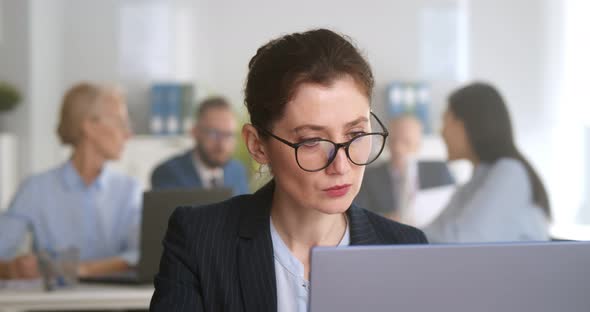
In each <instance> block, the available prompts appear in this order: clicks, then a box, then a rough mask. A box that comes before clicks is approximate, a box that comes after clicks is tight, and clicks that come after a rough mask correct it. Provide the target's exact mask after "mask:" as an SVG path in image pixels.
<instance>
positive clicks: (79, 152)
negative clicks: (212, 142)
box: [0, 83, 141, 279]
mask: <svg viewBox="0 0 590 312" xmlns="http://www.w3.org/2000/svg"><path fill="white" fill-rule="evenodd" d="M57 134H58V135H59V138H60V139H61V141H62V143H64V144H67V145H70V146H71V147H72V155H71V157H70V158H69V159H68V160H67V161H65V162H64V163H63V164H61V165H59V166H57V167H56V168H53V169H50V170H48V171H46V172H43V173H39V174H36V175H34V176H32V177H30V178H28V179H26V180H25V181H24V182H23V183H22V184H21V186H20V188H19V190H18V191H17V193H16V195H15V197H14V198H13V200H12V202H11V204H10V206H9V207H8V209H7V211H6V212H5V213H4V214H2V215H0V279H2V278H19V279H20V278H34V277H38V276H39V275H40V273H41V272H39V268H38V267H37V263H38V261H37V258H38V256H39V255H41V253H42V254H49V255H51V254H56V255H58V254H61V253H62V252H64V253H65V252H66V250H70V252H69V253H70V255H72V256H71V257H73V258H76V256H75V254H76V251H77V253H78V257H79V260H80V262H79V265H78V268H77V273H78V275H79V276H81V277H86V276H92V275H101V274H105V273H112V272H117V271H122V270H126V269H128V268H129V267H130V266H133V265H135V264H136V262H137V260H138V257H139V255H138V250H137V249H138V246H137V245H138V234H139V233H138V232H139V229H138V226H139V216H140V213H141V186H140V185H139V183H138V182H137V181H135V180H134V179H132V178H131V177H128V176H125V175H122V174H119V173H117V172H115V171H113V170H112V169H110V168H109V167H108V166H107V162H108V161H110V160H116V159H118V158H119V157H120V156H121V154H122V152H123V148H124V146H125V143H126V141H127V139H128V138H129V136H130V134H131V133H130V129H129V118H128V113H127V104H126V102H125V98H124V96H123V94H122V93H121V91H120V90H118V89H117V88H113V87H107V86H101V85H97V84H92V83H80V84H77V85H75V86H73V87H72V88H71V89H70V90H68V91H67V92H66V94H65V96H64V99H63V103H62V107H61V114H60V121H59V126H58V129H57ZM27 233H30V234H32V235H31V236H32V238H33V248H32V249H33V250H32V251H31V253H27V254H25V255H21V256H18V251H19V248H20V247H21V245H23V242H24V241H25V238H26V234H27Z"/></svg>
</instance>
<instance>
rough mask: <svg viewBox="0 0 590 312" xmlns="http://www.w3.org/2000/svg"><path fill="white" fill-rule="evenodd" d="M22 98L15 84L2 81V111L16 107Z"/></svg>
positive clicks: (0, 83)
mask: <svg viewBox="0 0 590 312" xmlns="http://www.w3.org/2000/svg"><path fill="white" fill-rule="evenodd" d="M20 99H21V95H20V92H18V90H17V89H16V88H15V87H14V86H12V85H11V84H8V83H7V82H3V81H0V113H2V112H5V111H9V110H11V109H14V108H15V107H16V105H18V103H19V102H20Z"/></svg>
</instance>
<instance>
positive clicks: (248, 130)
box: [242, 124, 269, 165]
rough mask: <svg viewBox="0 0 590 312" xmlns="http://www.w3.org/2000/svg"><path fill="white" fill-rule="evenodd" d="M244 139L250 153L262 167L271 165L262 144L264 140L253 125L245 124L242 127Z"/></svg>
mask: <svg viewBox="0 0 590 312" xmlns="http://www.w3.org/2000/svg"><path fill="white" fill-rule="evenodd" d="M242 138H243V139H244V142H245V143H246V148H247V149H248V152H249V153H250V155H251V156H252V158H254V160H256V162H258V163H259V164H261V165H265V164H268V163H269V159H268V154H267V153H266V149H265V147H264V144H263V142H262V139H261V138H260V137H259V136H258V131H257V130H256V128H255V127H254V126H252V125H251V124H245V125H244V126H243V127H242Z"/></svg>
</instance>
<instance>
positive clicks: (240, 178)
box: [151, 150, 250, 195]
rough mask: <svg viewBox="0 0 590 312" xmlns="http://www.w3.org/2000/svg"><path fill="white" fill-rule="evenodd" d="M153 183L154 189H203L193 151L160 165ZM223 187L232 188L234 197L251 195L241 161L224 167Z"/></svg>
mask: <svg viewBox="0 0 590 312" xmlns="http://www.w3.org/2000/svg"><path fill="white" fill-rule="evenodd" d="M151 182H152V189H170V188H199V187H203V182H202V181H201V177H200V176H199V174H198V173H197V170H196V168H195V165H194V163H193V150H190V151H187V152H186V153H184V154H182V155H178V156H175V157H172V158H170V159H168V160H166V161H165V162H163V163H162V164H160V165H158V167H156V169H155V170H154V172H152V178H151ZM223 186H225V187H228V188H231V189H232V190H233V194H234V195H241V194H247V193H250V192H249V190H248V178H247V175H246V169H245V168H244V166H243V165H242V164H241V163H240V162H239V161H237V160H233V159H232V160H230V161H229V162H228V163H227V164H226V165H225V166H224V167H223Z"/></svg>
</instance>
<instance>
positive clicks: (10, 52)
mask: <svg viewBox="0 0 590 312" xmlns="http://www.w3.org/2000/svg"><path fill="white" fill-rule="evenodd" d="M2 1H3V2H2V13H3V15H2V18H1V20H2V40H1V41H0V55H2V57H0V78H5V79H8V78H9V79H10V81H11V82H13V83H15V84H16V85H17V86H19V87H20V88H21V89H22V90H23V91H24V93H25V99H24V102H23V104H24V105H21V106H20V107H19V108H18V109H17V110H16V111H14V112H11V113H9V114H7V115H5V116H0V121H1V122H2V123H1V125H0V127H1V128H2V129H4V130H9V131H11V132H13V133H16V134H17V135H18V137H19V145H20V148H19V161H20V166H19V168H20V169H19V173H20V176H21V177H22V176H24V175H26V174H29V173H31V172H34V171H37V170H38V169H42V168H45V167H47V166H49V165H51V164H52V163H55V161H56V160H55V157H54V153H52V152H44V151H50V150H51V147H52V146H53V145H54V144H55V143H56V138H55V135H54V129H55V123H56V118H57V116H56V114H55V112H56V110H57V107H58V105H59V96H60V95H61V93H62V92H63V91H64V90H65V88H66V87H67V86H69V85H71V84H72V83H74V82H76V81H79V80H96V81H108V82H115V83H123V84H125V85H128V86H130V87H131V89H130V90H129V93H130V95H131V96H132V101H131V102H132V103H130V104H131V107H130V110H131V113H132V115H133V116H134V117H135V118H138V119H139V121H140V122H143V121H144V120H145V118H147V109H146V108H145V106H144V105H145V104H146V100H147V99H146V98H145V92H146V91H147V85H148V82H149V81H150V79H157V78H158V77H147V78H146V77H144V78H143V80H142V79H137V80H133V79H131V80H129V79H127V77H126V76H125V73H124V72H122V69H121V66H120V65H121V64H120V56H121V51H120V46H121V42H120V40H121V39H120V38H121V37H120V35H121V30H120V26H121V25H120V20H119V18H120V15H119V14H120V8H121V6H123V5H125V4H128V5H129V4H131V5H141V4H145V5H150V4H154V3H157V4H160V5H170V6H171V7H172V8H173V9H172V12H173V13H171V14H174V15H175V16H176V15H180V16H184V17H181V18H179V19H177V20H178V22H176V23H175V24H174V25H173V26H171V29H174V32H175V33H174V34H173V37H174V39H173V40H172V43H170V46H168V47H164V48H165V49H166V48H167V49H168V50H169V51H171V53H172V55H174V56H175V57H174V62H171V65H170V66H171V69H170V71H169V73H170V75H169V76H173V77H174V76H176V77H178V78H182V79H187V80H191V79H192V80H194V81H196V82H197V83H198V86H199V92H200V93H201V94H200V95H201V96H202V95H204V94H206V93H221V94H225V95H227V96H229V98H230V99H231V100H232V101H233V102H234V104H235V105H236V106H241V105H242V101H243V99H242V89H243V84H244V77H245V75H246V71H247V62H248V60H249V59H250V58H251V57H252V56H253V55H254V53H255V51H256V49H257V48H258V47H259V46H260V45H261V44H263V43H265V42H267V41H268V40H269V39H271V38H274V37H276V36H278V35H280V34H284V33H288V32H293V31H302V30H306V29H309V28H313V27H330V28H332V29H335V30H337V31H340V32H343V33H346V34H348V35H350V36H351V37H352V38H353V39H355V41H356V42H357V43H358V45H359V46H360V47H361V48H362V49H363V50H365V51H366V53H367V56H368V59H369V61H370V62H371V64H372V66H373V69H374V72H375V77H376V82H377V85H376V90H375V104H376V105H377V106H378V107H377V111H382V107H379V105H382V103H383V96H384V87H385V85H386V84H387V83H388V82H389V81H391V80H395V79H421V78H422V77H421V72H422V71H421V68H420V59H419V56H420V38H419V36H420V23H419V17H420V12H421V11H422V10H423V9H425V8H429V7H448V6H462V5H466V7H467V12H468V18H467V21H466V26H467V30H468V33H467V41H466V43H467V54H466V58H465V59H466V60H467V63H466V64H465V68H463V69H462V71H463V72H464V74H465V75H464V77H466V78H471V79H484V80H489V81H491V82H493V83H495V84H497V85H498V87H499V88H500V90H501V91H502V92H503V93H504V95H505V97H506V99H507V101H508V103H509V105H510V110H511V113H512V116H513V121H514V124H515V130H516V134H517V139H518V142H519V145H520V146H521V147H522V149H523V151H524V153H525V154H526V156H527V157H529V159H530V160H531V161H532V163H533V164H534V165H535V166H536V167H537V168H538V169H539V172H540V174H541V176H542V177H543V179H544V180H545V182H546V184H547V186H548V189H549V192H550V195H551V198H552V202H553V204H554V206H555V207H559V208H558V212H557V214H558V215H561V216H560V217H559V218H562V219H564V220H566V219H571V218H572V214H573V212H572V211H575V209H576V208H577V206H576V205H579V201H580V200H581V199H580V198H581V196H582V195H581V194H582V190H581V189H577V187H576V186H574V187H566V186H564V185H565V184H564V183H561V181H562V179H560V177H561V176H562V175H563V170H561V168H562V166H563V163H561V161H562V159H563V157H561V158H560V157H559V154H561V153H562V150H563V149H566V148H567V147H564V146H563V145H564V144H566V143H565V142H564V140H563V137H564V136H574V139H573V141H572V142H577V141H576V140H575V136H576V135H577V134H576V133H577V132H575V131H574V132H570V131H569V130H568V129H565V128H563V126H559V125H558V124H559V123H560V121H558V120H562V121H563V120H564V119H563V118H561V117H558V116H561V115H562V112H563V110H560V109H559V107H560V103H559V101H558V98H559V96H560V95H559V94H558V93H559V92H557V91H556V90H557V89H558V88H556V87H555V85H556V84H558V82H559V79H560V77H561V76H560V73H561V70H562V66H561V64H560V60H561V59H562V55H561V53H562V51H561V49H560V46H561V44H562V42H561V39H562V38H561V37H562V35H563V29H562V28H561V27H562V24H563V22H564V21H563V19H562V16H561V11H560V10H561V8H562V4H561V1H552V0H520V1H509V0H474V1H467V0H446V1H445V0H418V1H403V0H393V1H371V2H359V1H347V2H342V1H335V0H326V1H319V2H317V1H311V0H302V1H297V2H280V3H279V2H275V1H271V0H257V1H254V2H252V1H229V0H218V1H214V0H194V1H191V0H176V1H156V0H152V1H137V0H122V1H116V0H103V1H92V0H54V1H43V0H2ZM45 12H48V13H47V14H46V13H45ZM191 16H193V17H194V18H193V19H192V20H191ZM183 19H184V22H182V20H183ZM60 29H61V31H60ZM187 39H190V40H192V42H187ZM35 47H38V48H35ZM459 52H461V51H459ZM191 56H192V57H191ZM441 61H443V60H441ZM164 78H169V77H164ZM461 78H463V77H461ZM455 80H456V79H453V78H449V79H448V80H446V81H437V82H436V85H435V90H434V93H435V94H434V105H435V107H434V112H435V114H434V117H437V115H438V113H440V110H441V109H442V108H443V107H444V98H445V96H446V92H448V91H449V90H450V89H451V88H453V87H455V86H456V85H457V84H458V82H457V81H455ZM33 91H34V92H33ZM140 94H144V98H140ZM52 114H53V115H52ZM142 115H143V117H142ZM138 116H139V117H138ZM560 118H561V119H560ZM561 123H562V124H563V122H561ZM435 124H437V123H435ZM560 127H561V128H560ZM556 129H557V130H556ZM559 129H561V130H559ZM564 129H565V130H564ZM144 130H145V128H142V129H140V131H144ZM560 144H561V145H560ZM568 146H569V145H568ZM556 147H559V148H556ZM567 152H572V153H573V156H572V160H571V161H570V162H568V164H569V166H570V167H568V171H570V172H574V173H572V174H570V175H569V176H568V179H572V181H579V183H577V184H579V185H581V184H582V182H581V181H582V178H581V177H579V176H578V174H577V172H580V171H581V170H577V172H576V168H579V167H576V166H577V165H579V164H581V160H580V161H579V162H578V160H577V158H576V157H577V156H576V155H577V154H576V151H575V148H574V149H571V148H570V149H568V150H567ZM31 155H35V156H34V157H32V156H31ZM571 184H573V185H576V183H571ZM561 207H567V208H565V209H563V208H561ZM560 211H569V212H567V213H566V212H563V213H562V212H560Z"/></svg>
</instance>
